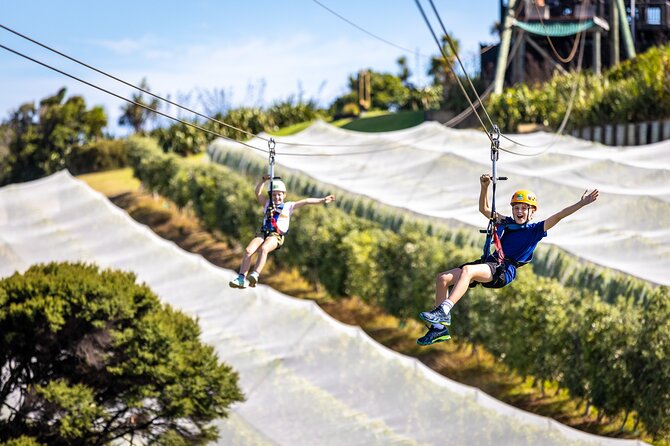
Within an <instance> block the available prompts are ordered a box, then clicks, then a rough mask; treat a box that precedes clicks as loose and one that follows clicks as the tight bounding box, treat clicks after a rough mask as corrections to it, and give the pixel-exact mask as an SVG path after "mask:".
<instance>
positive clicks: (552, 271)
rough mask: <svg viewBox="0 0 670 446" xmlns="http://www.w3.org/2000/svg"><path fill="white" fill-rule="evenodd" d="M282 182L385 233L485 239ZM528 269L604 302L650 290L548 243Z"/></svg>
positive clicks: (256, 173)
mask: <svg viewBox="0 0 670 446" xmlns="http://www.w3.org/2000/svg"><path fill="white" fill-rule="evenodd" d="M207 153H208V155H209V156H210V158H211V159H212V160H213V161H214V162H216V163H219V164H223V165H225V166H228V167H230V168H232V169H234V170H235V171H237V172H243V173H244V174H246V175H247V176H249V177H252V178H258V177H260V176H262V175H263V173H265V172H266V171H267V164H265V163H263V162H262V161H261V160H260V159H259V158H258V157H254V156H250V155H248V154H247V153H246V152H245V151H244V150H237V149H229V148H224V147H221V146H214V145H212V146H210V147H209V149H208V151H207ZM284 180H285V181H286V183H287V184H288V187H289V189H290V190H291V191H293V192H294V193H297V194H300V195H305V196H323V195H326V194H329V193H335V194H336V195H337V197H338V199H337V201H336V202H335V206H337V207H338V208H339V209H341V210H343V211H344V212H346V213H348V214H351V215H355V216H356V217H361V218H364V219H365V220H368V221H374V222H376V223H378V224H379V225H380V226H381V227H382V228H384V229H390V230H392V231H394V232H396V231H399V230H400V228H401V227H402V226H403V225H406V224H411V225H412V226H414V227H416V228H417V230H419V231H421V232H423V233H424V234H426V235H429V236H435V237H438V238H439V239H441V240H448V241H452V242H454V243H455V244H456V245H457V246H459V247H467V248H468V249H469V248H472V249H482V247H483V244H484V236H483V235H482V234H480V233H479V232H478V231H476V230H472V229H453V228H450V227H448V226H447V225H446V224H445V223H444V222H441V221H439V220H437V219H432V218H429V217H419V216H417V215H414V214H411V213H409V212H407V211H403V210H400V209H397V208H394V207H391V206H387V205H383V204H380V203H379V202H377V201H374V200H371V199H369V198H365V197H360V196H354V195H352V194H351V193H349V192H345V191H343V190H339V189H335V188H333V187H331V186H324V185H323V184H321V183H319V182H318V181H315V180H313V179H311V178H309V177H307V176H305V175H302V174H298V173H295V172H290V175H288V176H287V177H286V178H284ZM473 205H475V204H473ZM531 266H532V268H533V271H534V272H535V273H536V274H538V275H540V276H545V277H551V278H555V279H557V280H558V281H559V282H561V283H562V284H563V285H565V286H573V287H576V288H589V289H591V290H592V291H594V292H597V293H598V294H599V295H600V296H602V297H603V298H604V299H605V300H607V301H609V302H612V301H614V300H615V299H617V298H618V297H619V296H621V295H624V296H629V297H630V298H632V299H634V300H637V301H642V300H644V299H645V298H646V297H647V296H648V295H649V293H650V292H651V291H652V290H653V286H651V285H650V284H649V283H648V282H646V281H643V280H640V279H637V278H635V277H633V276H630V275H626V274H622V273H618V272H616V271H613V270H610V269H607V268H602V267H599V266H597V265H591V264H588V263H585V262H583V261H581V260H579V259H576V258H575V257H574V256H572V255H570V254H568V253H566V252H565V251H563V250H561V249H559V248H556V247H552V246H547V245H544V246H540V247H539V248H538V250H537V252H536V254H535V256H534V258H533V263H532V264H531Z"/></svg>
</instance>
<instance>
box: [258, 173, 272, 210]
mask: <svg viewBox="0 0 670 446" xmlns="http://www.w3.org/2000/svg"><path fill="white" fill-rule="evenodd" d="M269 179H270V175H263V179H262V180H261V182H260V183H258V184H257V185H256V189H254V193H255V194H256V201H258V202H259V203H260V204H261V206H262V205H264V204H265V202H266V201H267V200H268V195H267V193H266V191H265V188H264V187H263V186H265V183H266V182H267V181H268V180H269Z"/></svg>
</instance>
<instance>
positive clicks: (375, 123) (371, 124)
mask: <svg viewBox="0 0 670 446" xmlns="http://www.w3.org/2000/svg"><path fill="white" fill-rule="evenodd" d="M423 121H425V114H424V112H422V111H403V112H398V113H389V114H384V115H378V116H370V115H366V116H364V117H362V118H358V119H354V120H351V121H350V122H348V123H346V124H344V125H342V126H341V127H342V128H344V129H347V130H356V131H358V132H389V131H393V130H402V129H406V128H409V127H414V126H417V125H419V124H421V123H422V122H423Z"/></svg>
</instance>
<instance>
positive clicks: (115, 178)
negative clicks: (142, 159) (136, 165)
mask: <svg viewBox="0 0 670 446" xmlns="http://www.w3.org/2000/svg"><path fill="white" fill-rule="evenodd" d="M77 178H79V179H80V180H83V181H85V182H86V184H88V185H89V186H90V187H92V188H93V189H95V190H97V191H98V192H101V193H103V194H105V195H106V196H108V197H111V196H114V195H119V194H122V193H126V192H136V191H137V190H139V188H140V181H139V180H138V179H137V178H135V177H134V176H133V170H132V169H131V168H130V167H126V168H125V169H118V170H108V171H106V172H96V173H87V174H84V175H79V176H78V177H77Z"/></svg>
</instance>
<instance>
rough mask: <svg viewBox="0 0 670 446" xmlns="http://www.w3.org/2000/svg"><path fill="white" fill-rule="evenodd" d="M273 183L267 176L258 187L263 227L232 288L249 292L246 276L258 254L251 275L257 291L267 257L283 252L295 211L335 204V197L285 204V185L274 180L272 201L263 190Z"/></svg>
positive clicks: (250, 277) (247, 254)
mask: <svg viewBox="0 0 670 446" xmlns="http://www.w3.org/2000/svg"><path fill="white" fill-rule="evenodd" d="M269 180H270V175H264V176H263V179H262V180H261V182H259V183H258V184H257V185H256V189H255V191H254V192H255V193H256V200H257V201H258V203H259V204H261V205H263V208H264V216H265V217H264V219H263V226H262V227H261V229H260V230H259V231H258V233H257V234H256V236H255V237H254V238H253V239H252V240H251V242H249V245H248V246H247V249H245V251H244V256H243V257H242V265H241V266H240V273H239V275H238V276H237V277H236V278H235V279H233V280H231V281H230V283H229V285H230V286H231V287H233V288H246V286H247V284H246V275H247V273H248V272H249V267H250V266H251V256H253V255H254V254H255V253H256V252H258V258H257V259H256V265H254V271H253V272H252V273H251V274H249V286H251V287H255V286H256V283H257V282H258V276H259V275H260V273H261V271H262V270H263V267H264V266H265V262H266V260H267V258H268V254H269V253H271V252H272V251H274V250H276V249H279V248H281V246H282V244H283V243H284V235H285V234H286V232H288V228H289V223H290V220H291V214H292V213H293V211H295V210H296V209H299V208H301V207H303V206H305V205H307V204H321V203H323V204H328V203H330V202H332V201H335V196H334V195H327V196H325V197H323V198H305V199H304V200H299V201H288V202H284V197H285V196H286V185H285V184H284V182H283V181H281V180H279V179H274V180H272V182H271V184H272V191H271V197H272V199H271V200H269V199H268V198H267V196H266V195H265V192H264V190H265V188H264V187H263V186H264V185H265V183H266V182H267V181H269Z"/></svg>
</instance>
